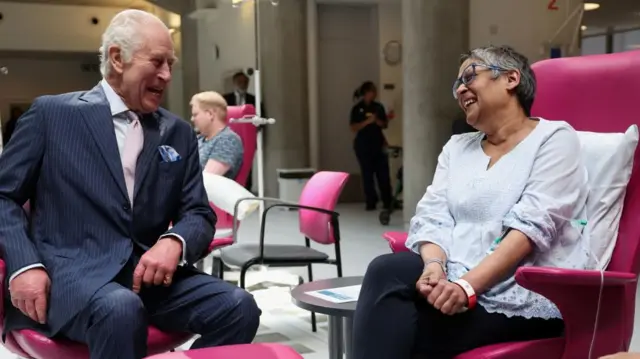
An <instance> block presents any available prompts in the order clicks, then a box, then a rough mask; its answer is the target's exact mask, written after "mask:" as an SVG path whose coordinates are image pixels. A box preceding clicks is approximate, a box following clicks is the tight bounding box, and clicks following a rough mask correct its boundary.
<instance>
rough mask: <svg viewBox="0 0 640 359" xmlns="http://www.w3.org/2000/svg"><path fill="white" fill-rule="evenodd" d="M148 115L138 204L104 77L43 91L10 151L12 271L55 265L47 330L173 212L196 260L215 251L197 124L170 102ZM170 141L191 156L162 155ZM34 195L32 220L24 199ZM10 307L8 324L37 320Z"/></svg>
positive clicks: (2, 169) (7, 233)
mask: <svg viewBox="0 0 640 359" xmlns="http://www.w3.org/2000/svg"><path fill="white" fill-rule="evenodd" d="M141 123H142V127H143V131H144V146H143V149H142V152H141V153H140V156H139V157H138V162H137V166H136V180H135V187H134V188H135V191H134V201H133V208H131V205H130V201H129V199H128V195H127V191H126V185H125V181H124V174H123V170H122V162H121V160H120V153H119V150H118V145H117V142H116V137H115V131H114V125H113V119H112V115H111V110H110V107H109V103H108V102H107V99H106V97H105V94H104V92H103V90H102V88H101V86H100V85H98V86H96V87H95V88H94V89H92V90H91V91H88V92H76V93H68V94H63V95H57V96H44V97H40V98H38V99H36V100H35V102H34V103H33V105H32V106H31V108H30V109H29V111H27V113H25V115H24V116H23V117H22V118H21V119H20V120H19V121H18V124H17V126H16V130H15V132H14V134H13V137H14V138H13V139H12V140H11V142H10V143H9V146H7V147H6V148H5V151H4V153H3V154H2V156H1V157H0V249H1V251H2V256H3V259H4V261H5V263H6V266H7V276H8V277H9V276H11V275H12V274H13V273H14V272H16V271H17V270H19V269H21V268H24V267H25V266H29V265H32V264H35V263H42V264H44V266H45V268H46V270H47V272H48V273H49V277H50V278H51V283H52V284H51V291H50V299H49V310H48V315H47V324H48V325H47V326H46V327H39V328H37V329H40V330H42V331H43V332H45V333H48V334H50V335H53V334H55V333H57V332H58V331H59V330H60V329H61V328H62V327H63V326H64V325H65V324H66V323H67V322H68V321H69V320H70V319H71V318H73V317H74V316H75V315H76V314H77V313H78V312H79V311H80V310H81V309H83V308H84V307H85V306H86V305H87V302H88V301H89V299H90V298H91V296H92V295H93V294H94V293H95V292H96V291H97V290H98V289H99V288H101V287H102V286H104V285H105V284H106V283H108V282H110V281H112V280H113V279H114V278H115V277H116V275H117V274H118V273H119V272H120V271H121V269H122V268H123V267H124V266H125V264H127V262H128V261H129V260H130V259H131V258H136V257H138V258H139V255H140V254H141V253H143V252H144V251H145V250H147V249H148V248H150V247H151V246H153V245H154V244H155V243H156V241H157V240H158V238H159V237H160V236H162V235H163V234H165V233H166V232H167V228H168V227H169V224H170V223H171V222H172V223H173V228H171V230H170V232H171V233H176V234H178V235H180V236H181V237H182V238H184V240H185V241H186V248H183V250H184V251H185V256H186V260H187V262H188V263H193V262H195V261H197V260H198V259H199V258H200V257H201V256H202V255H203V254H204V253H206V250H207V248H208V246H209V243H210V241H211V238H212V236H213V234H214V227H215V222H216V218H215V214H214V213H213V211H212V209H211V207H209V203H208V200H207V195H206V192H205V189H204V186H203V183H202V175H201V169H200V164H199V161H198V145H197V141H196V138H195V134H194V133H193V130H192V129H191V126H189V124H188V123H187V122H185V121H183V120H181V119H179V118H177V117H176V116H175V115H173V114H171V113H169V112H168V111H166V110H164V109H159V110H158V111H157V112H155V113H153V114H149V115H145V116H142V118H141ZM160 145H169V146H172V147H173V148H174V149H175V150H176V151H177V152H178V153H179V154H180V156H181V157H182V158H181V159H180V160H178V161H175V162H162V161H161V156H160V154H159V151H158V146H160ZM27 200H29V201H30V202H29V203H30V208H31V218H30V221H29V220H28V218H27V216H26V214H25V212H24V211H23V209H22V206H23V204H24V203H25V202H26V201H27ZM134 251H135V252H134ZM133 253H137V254H136V255H134V254H133ZM7 282H8V280H7ZM128 285H129V286H130V285H131V283H129V284H128ZM5 303H7V302H6V301H5ZM6 307H7V312H6V321H5V330H16V329H22V328H34V327H36V323H34V322H33V321H31V320H30V319H28V318H27V317H26V316H23V315H22V314H21V313H20V312H19V311H18V310H17V309H16V308H13V306H11V305H10V304H9V305H7V306H6Z"/></svg>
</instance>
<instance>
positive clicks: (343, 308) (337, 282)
mask: <svg viewBox="0 0 640 359" xmlns="http://www.w3.org/2000/svg"><path fill="white" fill-rule="evenodd" d="M362 278H363V277H342V278H332V279H324V280H318V281H314V282H309V283H303V284H300V285H299V286H297V287H295V288H293V290H292V291H291V298H292V301H293V304H295V305H296V306H298V307H300V308H302V309H306V310H308V311H311V312H316V313H321V314H326V315H332V316H337V317H351V316H353V313H354V312H355V310H356V304H357V302H349V303H332V302H329V301H326V300H324V299H320V298H317V297H314V296H311V295H308V294H307V293H306V292H310V291H314V290H322V289H331V288H341V287H349V286H352V285H359V284H362Z"/></svg>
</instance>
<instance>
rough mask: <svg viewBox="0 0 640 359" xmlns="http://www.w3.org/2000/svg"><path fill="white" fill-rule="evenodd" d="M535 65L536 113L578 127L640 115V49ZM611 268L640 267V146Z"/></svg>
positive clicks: (614, 127) (631, 301)
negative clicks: (536, 86)
mask: <svg viewBox="0 0 640 359" xmlns="http://www.w3.org/2000/svg"><path fill="white" fill-rule="evenodd" d="M533 69H534V71H535V74H536V78H537V83H538V89H537V92H536V100H535V104H534V106H533V110H532V115H533V116H539V117H544V118H546V119H550V120H565V121H567V122H569V123H570V124H571V125H572V126H573V127H575V128H576V130H582V131H594V132H624V131H626V130H627V128H628V127H629V126H631V125H632V124H638V122H639V121H640V115H639V114H638V110H637V106H638V96H639V94H640V51H629V52H622V53H616V54H610V55H595V56H583V57H571V58H562V59H553V60H546V61H542V62H539V63H536V64H535V65H534V66H533ZM607 270H610V271H621V272H631V273H635V274H638V273H639V272H640V149H638V150H636V153H635V158H634V164H633V171H632V174H631V180H630V181H629V185H628V187H627V193H626V196H625V201H624V209H623V212H622V218H621V219H620V228H619V231H618V240H617V242H616V248H615V250H614V252H613V257H612V259H611V262H610V263H609V267H608V268H607ZM635 291H636V288H635V285H634V286H633V288H627V305H628V306H630V307H629V308H631V312H633V308H634V307H635ZM632 333H633V320H629V324H628V325H627V335H628V337H629V338H627V339H630V337H631V334H632Z"/></svg>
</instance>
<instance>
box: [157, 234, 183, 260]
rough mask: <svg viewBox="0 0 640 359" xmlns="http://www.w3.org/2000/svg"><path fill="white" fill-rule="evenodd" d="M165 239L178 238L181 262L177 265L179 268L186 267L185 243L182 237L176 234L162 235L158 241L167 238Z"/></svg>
mask: <svg viewBox="0 0 640 359" xmlns="http://www.w3.org/2000/svg"><path fill="white" fill-rule="evenodd" d="M167 237H173V238H178V239H179V240H180V242H182V261H180V263H179V265H181V266H183V265H186V264H187V241H185V240H184V238H182V236H181V235H179V234H177V233H166V234H163V235H162V236H161V237H160V239H162V238H167Z"/></svg>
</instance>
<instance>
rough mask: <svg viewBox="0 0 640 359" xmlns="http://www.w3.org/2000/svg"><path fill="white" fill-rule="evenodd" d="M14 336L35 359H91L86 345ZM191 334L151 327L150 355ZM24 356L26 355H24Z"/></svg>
mask: <svg viewBox="0 0 640 359" xmlns="http://www.w3.org/2000/svg"><path fill="white" fill-rule="evenodd" d="M12 335H13V337H14V339H15V341H16V343H18V345H19V346H20V348H22V350H23V351H24V352H25V353H26V354H28V357H29V358H33V359H70V358H73V359H83V358H87V359H88V358H89V351H88V349H87V346H86V345H83V344H80V343H76V342H73V341H70V340H67V339H56V340H51V339H49V338H47V337H45V336H44V335H42V334H40V333H38V332H36V331H33V330H19V331H16V332H12ZM191 337H192V335H191V334H186V333H179V334H178V333H172V334H169V333H165V332H162V331H160V330H159V329H157V328H155V327H149V338H148V340H147V345H148V351H149V353H150V354H157V353H164V352H167V351H169V350H172V349H173V348H176V347H179V346H180V345H182V344H184V343H186V342H187V341H188V340H189V339H191ZM23 355H24V354H23Z"/></svg>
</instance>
